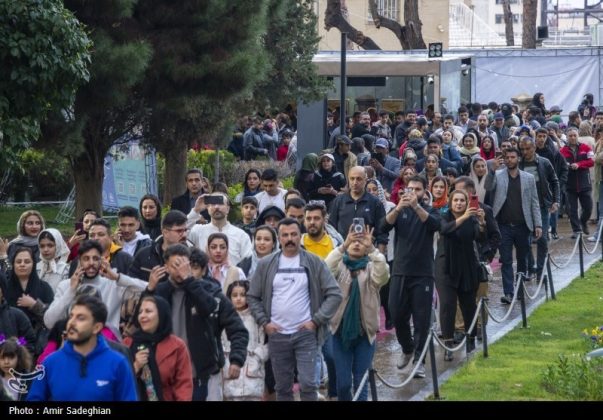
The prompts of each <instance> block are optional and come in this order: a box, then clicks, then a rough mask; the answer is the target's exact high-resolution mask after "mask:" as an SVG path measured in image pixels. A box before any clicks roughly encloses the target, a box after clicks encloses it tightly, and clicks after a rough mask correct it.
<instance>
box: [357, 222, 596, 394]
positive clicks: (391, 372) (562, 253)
mask: <svg viewBox="0 0 603 420" xmlns="http://www.w3.org/2000/svg"><path fill="white" fill-rule="evenodd" d="M595 228H596V227H595V226H592V227H591V231H594V230H595ZM558 230H559V234H560V235H561V238H560V239H559V240H557V241H552V243H550V245H549V248H550V251H551V254H552V255H553V257H554V259H555V261H556V262H557V263H558V264H559V265H563V264H564V263H565V262H566V261H568V257H569V256H570V254H571V252H572V249H573V248H574V245H575V242H576V241H575V240H573V239H571V238H570V236H571V230H570V228H569V222H568V220H567V218H564V219H561V220H559V227H558ZM593 245H594V244H590V243H587V246H588V248H589V249H591V248H592V247H593ZM534 251H535V246H534ZM600 259H601V245H599V247H598V248H597V250H596V251H595V253H594V254H593V255H590V254H587V253H586V252H584V266H585V271H586V270H587V269H588V267H590V266H591V265H592V264H593V263H595V262H596V261H599V260H600ZM495 262H496V260H495ZM493 265H494V268H495V271H494V281H492V282H491V283H490V290H489V293H488V295H489V298H490V307H491V309H492V310H493V312H494V313H495V315H496V316H497V317H499V318H501V317H502V316H503V315H504V314H505V313H506V312H507V310H508V308H509V306H508V305H504V304H501V303H500V297H501V296H502V281H501V277H500V265H499V264H496V263H495V264H493ZM552 276H553V279H554V284H555V290H556V291H559V290H561V289H563V288H564V287H566V286H567V285H568V284H570V283H571V282H572V281H573V280H574V279H575V278H576V277H579V276H580V267H579V258H578V252H576V254H575V255H574V256H573V258H572V259H571V261H570V263H569V265H568V266H567V267H565V268H555V267H554V266H553V272H552ZM536 285H537V283H536V282H534V281H532V282H530V283H528V285H527V286H526V288H527V290H528V292H529V293H530V294H532V295H533V294H534V291H535V289H536ZM526 302H527V310H528V315H529V314H530V313H531V312H532V311H534V309H536V308H537V307H538V306H539V305H541V304H542V303H543V302H545V291H544V287H543V288H542V289H541V290H540V293H539V295H538V297H537V298H536V299H535V300H530V299H527V301H526ZM520 323H521V309H520V305H519V302H517V303H516V304H515V306H514V307H513V310H512V312H511V315H510V316H509V318H508V319H507V320H506V321H505V322H503V323H501V324H497V323H494V322H493V321H492V320H489V322H488V329H487V332H488V342H489V343H492V342H494V341H496V340H498V339H500V338H501V337H502V336H504V335H505V334H506V333H507V332H509V331H510V330H511V329H513V328H514V327H515V326H516V325H518V324H520ZM528 325H529V320H528ZM382 331H383V332H381V333H379V334H378V336H377V352H376V354H375V360H374V364H373V365H374V367H375V369H376V370H377V371H378V372H379V373H380V374H381V375H382V376H383V377H384V378H386V380H387V381H389V382H391V383H401V382H402V381H404V380H405V379H406V377H407V374H406V372H405V370H399V369H398V368H397V367H396V361H397V360H398V358H399V354H400V352H401V348H400V345H399V344H398V342H397V340H396V336H395V332H394V330H389V331H385V329H384V327H383V325H382ZM477 344H478V347H477V349H476V352H474V354H477V352H481V343H480V342H477ZM454 356H455V357H454V360H453V361H452V362H445V361H444V357H443V351H442V349H441V348H440V347H439V346H437V345H436V365H437V371H438V378H439V379H438V381H439V383H443V382H444V381H446V380H447V379H448V378H449V377H450V376H451V375H452V374H454V372H455V371H456V370H457V369H458V368H459V367H460V366H461V364H462V363H463V362H464V361H465V360H466V355H465V351H464V350H461V351H459V352H456V353H455V355H454ZM426 374H427V377H426V378H425V379H412V380H411V381H410V383H409V384H408V385H407V386H405V387H404V388H402V389H391V388H389V387H386V386H385V385H384V384H383V383H382V382H381V381H379V380H377V395H378V397H379V400H380V401H409V400H414V401H416V400H424V399H425V398H427V397H428V396H430V395H432V393H433V384H432V380H431V364H430V362H429V353H428V355H427V364H426ZM369 398H370V396H369Z"/></svg>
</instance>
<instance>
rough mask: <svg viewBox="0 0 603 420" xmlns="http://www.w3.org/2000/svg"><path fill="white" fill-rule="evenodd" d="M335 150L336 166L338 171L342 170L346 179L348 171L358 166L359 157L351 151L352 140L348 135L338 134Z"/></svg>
mask: <svg viewBox="0 0 603 420" xmlns="http://www.w3.org/2000/svg"><path fill="white" fill-rule="evenodd" d="M336 142H337V144H336V146H335V150H334V151H333V157H334V158H335V167H336V168H337V171H338V172H341V173H342V174H343V176H344V177H345V179H346V180H347V179H348V172H349V171H350V168H352V167H354V166H356V162H357V161H358V159H357V158H356V155H355V154H354V153H352V152H350V150H351V147H352V140H350V138H349V137H347V136H338V137H337V139H336Z"/></svg>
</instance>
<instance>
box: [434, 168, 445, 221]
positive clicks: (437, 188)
mask: <svg viewBox="0 0 603 420" xmlns="http://www.w3.org/2000/svg"><path fill="white" fill-rule="evenodd" d="M430 191H431V196H432V197H433V202H432V203H431V206H432V207H433V208H435V209H438V210H440V214H441V215H443V214H444V213H446V212H447V211H448V179H447V178H446V177H444V176H436V177H435V178H434V179H433V181H432V182H431V188H430Z"/></svg>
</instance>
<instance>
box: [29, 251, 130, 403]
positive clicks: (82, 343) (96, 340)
mask: <svg viewBox="0 0 603 420" xmlns="http://www.w3.org/2000/svg"><path fill="white" fill-rule="evenodd" d="M80 249H81V248H80ZM106 321H107V307H106V306H105V304H104V303H103V302H102V301H101V300H99V299H98V298H96V297H94V296H87V295H82V296H79V297H78V298H77V300H76V301H75V303H74V305H73V307H72V308H71V312H70V313H69V320H68V322H67V329H66V331H67V338H66V340H65V343H64V345H63V347H62V348H60V349H59V350H57V351H56V352H55V353H53V354H51V355H50V356H48V358H47V359H46V360H44V363H43V365H44V369H45V374H44V376H42V377H41V378H39V379H38V380H35V381H33V384H32V387H31V389H30V390H29V394H28V396H27V400H28V401H136V400H137V399H138V398H137V395H136V384H135V381H134V375H133V374H132V367H131V366H130V361H129V360H128V359H127V358H126V357H124V356H123V355H122V354H120V353H118V352H116V351H113V350H111V349H110V348H109V346H108V345H107V342H106V341H105V338H104V337H103V336H102V335H101V334H100V332H101V330H102V329H103V327H104V324H105V322H106Z"/></svg>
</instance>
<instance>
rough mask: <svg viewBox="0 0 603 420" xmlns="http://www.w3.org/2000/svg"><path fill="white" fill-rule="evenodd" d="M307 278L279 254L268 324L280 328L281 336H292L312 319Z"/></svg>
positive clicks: (295, 260) (293, 260)
mask: <svg viewBox="0 0 603 420" xmlns="http://www.w3.org/2000/svg"><path fill="white" fill-rule="evenodd" d="M308 286H309V285H308V276H307V275H306V271H305V270H304V268H303V267H301V266H300V264H299V254H298V255H296V256H295V257H293V258H289V257H286V256H284V255H282V254H281V256H280V258H279V264H278V271H277V272H276V276H275V277H274V280H273V282H272V317H271V319H270V322H273V323H275V324H276V325H278V326H279V327H281V331H280V333H281V334H293V333H295V332H297V330H298V329H299V327H300V326H301V325H302V324H303V323H305V322H308V321H310V320H311V319H312V315H311V313H310V289H309V287H308Z"/></svg>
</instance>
